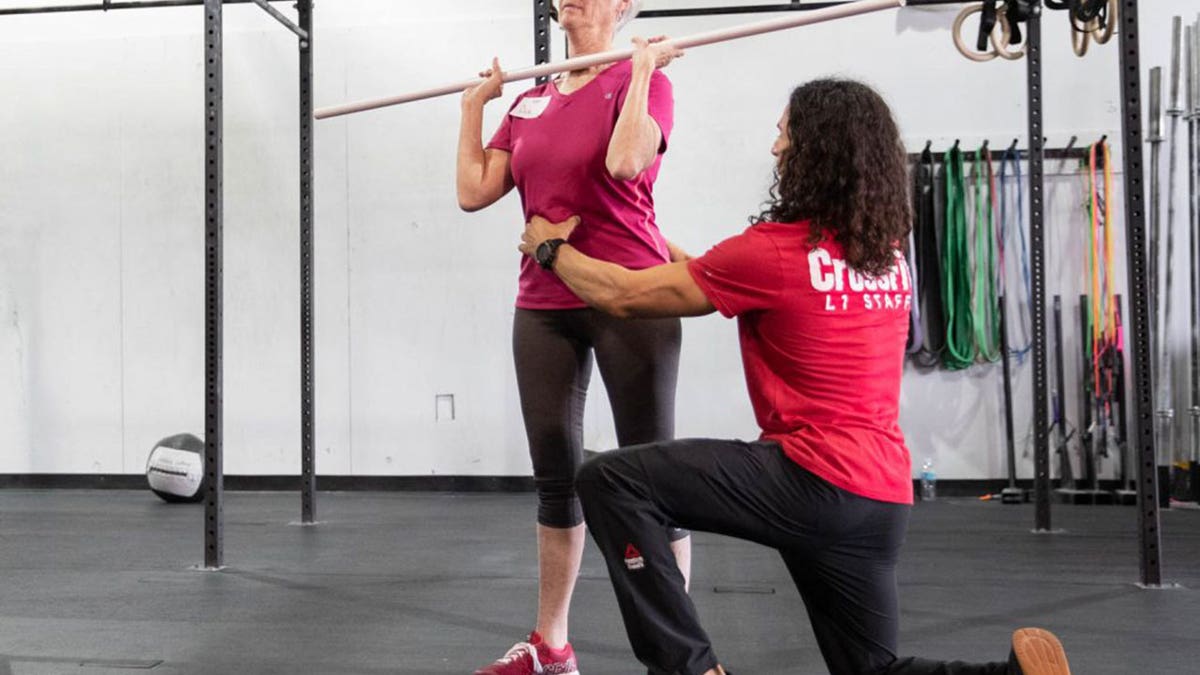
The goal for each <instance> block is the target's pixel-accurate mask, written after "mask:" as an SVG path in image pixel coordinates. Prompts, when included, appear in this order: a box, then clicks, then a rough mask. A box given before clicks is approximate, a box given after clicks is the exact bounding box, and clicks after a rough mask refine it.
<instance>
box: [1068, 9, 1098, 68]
mask: <svg viewBox="0 0 1200 675" xmlns="http://www.w3.org/2000/svg"><path fill="white" fill-rule="evenodd" d="M1067 21H1069V22H1070V24H1071V50H1072V51H1074V52H1075V56H1078V57H1079V58H1083V57H1085V56H1087V53H1088V43H1090V42H1091V35H1092V33H1091V31H1089V30H1087V29H1086V28H1084V29H1083V30H1080V29H1079V27H1077V26H1076V25H1075V17H1071V16H1068V17H1067Z"/></svg>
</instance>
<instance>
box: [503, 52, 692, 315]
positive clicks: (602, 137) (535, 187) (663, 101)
mask: <svg viewBox="0 0 1200 675" xmlns="http://www.w3.org/2000/svg"><path fill="white" fill-rule="evenodd" d="M632 74H633V62H632V61H624V62H621V63H618V64H616V65H614V66H612V67H610V68H608V69H606V70H604V71H602V72H601V73H600V74H598V75H597V76H596V78H595V79H594V80H592V81H591V82H589V83H587V84H586V85H584V86H583V87H582V88H581V89H579V90H577V91H575V92H572V93H571V94H569V95H563V94H561V93H559V91H558V88H557V87H556V86H555V85H554V83H553V82H547V83H546V84H544V85H539V86H537V87H534V88H533V89H530V90H529V91H527V92H525V93H523V94H521V95H520V96H518V97H517V100H516V101H515V102H514V103H513V105H512V108H510V109H509V112H508V115H506V116H505V118H504V122H503V123H501V124H500V128H499V129H498V130H497V131H496V135H495V136H494V137H493V138H492V141H491V142H490V143H488V146H487V147H488V148H489V149H496V150H503V151H505V152H508V153H510V154H511V155H512V158H511V162H510V167H511V170H512V176H513V181H514V182H515V184H516V187H517V191H518V192H520V194H521V205H522V208H523V209H524V213H525V220H526V221H528V220H529V219H531V218H532V217H533V216H535V215H539V216H542V217H543V218H547V219H549V220H551V221H554V222H559V221H563V220H566V219H568V218H570V217H571V216H575V215H577V216H579V217H580V218H581V219H582V222H581V224H580V225H579V227H578V228H576V229H575V232H574V233H573V234H572V235H571V245H572V246H574V247H575V248H577V249H579V250H580V251H582V252H583V253H586V254H588V255H589V256H592V257H594V258H599V259H600V260H607V261H609V262H614V263H617V264H619V265H622V266H624V267H628V268H630V269H643V268H646V267H653V266H655V265H661V264H663V263H665V262H668V261H669V260H670V253H669V252H668V250H667V244H666V241H665V240H664V239H663V236H662V234H661V233H660V232H659V231H658V225H657V223H655V221H654V194H653V188H654V180H655V178H657V177H658V168H659V165H660V164H661V163H662V153H663V152H665V151H666V148H667V139H668V138H669V137H670V135H671V127H672V125H673V123H674V112H675V102H674V99H673V96H672V91H671V82H670V80H668V79H667V76H666V75H664V74H663V73H662V72H661V71H655V72H654V76H653V77H652V78H651V80H650V97H649V112H650V115H651V117H653V118H654V120H655V121H656V122H658V126H659V128H660V129H662V135H663V141H662V144H661V146H660V147H659V155H658V158H657V159H655V160H654V163H653V164H652V165H651V166H650V167H649V168H648V169H646V170H645V171H643V172H642V173H641V174H640V175H639V176H638V177H637V178H635V179H633V180H631V181H620V180H617V179H615V178H613V177H612V176H610V175H609V173H608V169H607V167H606V166H605V161H604V160H605V157H606V155H607V154H608V142H609V139H610V138H612V132H613V127H614V126H616V123H617V117H618V116H619V115H620V114H621V106H622V105H624V103H625V95H626V93H627V92H628V90H629V83H630V79H631V77H632ZM585 306H586V304H585V303H584V302H583V301H581V300H580V299H579V298H578V297H576V295H575V294H574V293H572V292H571V290H570V289H569V288H567V286H566V285H565V284H564V283H563V282H562V281H560V280H559V278H558V277H557V276H555V275H554V273H553V272H548V271H546V270H543V269H542V268H541V267H539V266H538V265H537V263H536V262H534V261H533V259H531V258H529V257H524V256H523V257H522V259H521V281H520V292H519V293H518V295H517V307H520V308H522V309H576V308H579V307H585Z"/></svg>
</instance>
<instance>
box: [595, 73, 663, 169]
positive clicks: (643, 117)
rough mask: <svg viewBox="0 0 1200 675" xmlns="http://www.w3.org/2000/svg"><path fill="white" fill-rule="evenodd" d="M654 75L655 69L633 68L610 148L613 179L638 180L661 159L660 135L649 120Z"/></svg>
mask: <svg viewBox="0 0 1200 675" xmlns="http://www.w3.org/2000/svg"><path fill="white" fill-rule="evenodd" d="M653 75H654V70H653V69H652V68H651V69H647V68H636V67H635V68H634V71H633V78H632V80H631V81H630V83H629V92H628V93H627V95H626V97H625V103H624V105H623V106H622V107H621V114H620V115H619V116H618V117H617V123H616V126H615V127H614V128H613V135H612V139H611V140H610V141H609V144H608V156H607V158H606V162H605V163H606V164H607V166H608V172H609V173H610V174H612V175H613V177H614V178H618V179H621V180H631V179H633V178H636V177H637V176H638V174H640V173H641V172H642V171H644V170H645V169H646V168H647V167H649V166H650V165H651V164H652V163H653V162H654V158H655V157H656V156H657V155H658V146H659V143H660V133H661V132H660V131H659V128H658V124H657V123H656V122H655V121H654V118H653V117H651V116H650V79H651V77H652V76H653Z"/></svg>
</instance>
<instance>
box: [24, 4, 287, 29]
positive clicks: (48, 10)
mask: <svg viewBox="0 0 1200 675" xmlns="http://www.w3.org/2000/svg"><path fill="white" fill-rule="evenodd" d="M268 1H270V2H283V1H284V0H262V2H259V0H225V4H226V5H249V4H260V5H261V4H263V3H266V2H268ZM202 6H204V0H143V1H142V2H96V3H92V4H90V5H52V6H47V7H12V8H8V9H0V16H12V15H18V14H58V13H62V12H107V11H109V10H117V9H160V8H163V7H202ZM293 32H294V31H293Z"/></svg>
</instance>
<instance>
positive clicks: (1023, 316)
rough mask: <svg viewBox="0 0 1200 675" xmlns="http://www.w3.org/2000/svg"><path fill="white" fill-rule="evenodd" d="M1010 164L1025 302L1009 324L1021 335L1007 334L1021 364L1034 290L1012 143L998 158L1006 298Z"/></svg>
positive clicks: (1021, 190) (1018, 165)
mask: <svg viewBox="0 0 1200 675" xmlns="http://www.w3.org/2000/svg"><path fill="white" fill-rule="evenodd" d="M1010 166H1011V167H1012V169H1013V175H1012V178H1013V179H1014V180H1015V181H1016V186H1017V189H1016V193H1017V208H1016V209H1015V212H1016V218H1015V220H1016V223H1015V227H1013V228H1011V229H1015V230H1016V231H1017V235H1018V236H1017V241H1018V242H1019V243H1020V245H1021V249H1020V258H1021V259H1020V267H1021V269H1020V272H1021V282H1022V286H1023V287H1024V290H1025V303H1024V304H1023V305H1022V304H1021V302H1020V300H1018V301H1017V320H1016V321H1010V322H1009V323H1010V325H1012V324H1015V326H1016V329H1017V332H1018V333H1019V334H1020V336H1021V337H1020V339H1019V340H1017V341H1016V342H1015V343H1014V342H1013V340H1012V338H1011V337H1010V338H1009V345H1010V347H1011V349H1010V353H1011V354H1012V355H1013V356H1015V357H1017V363H1018V364H1020V363H1023V362H1024V361H1025V357H1026V356H1027V355H1028V354H1029V352H1030V350H1031V349H1032V348H1033V336H1032V330H1031V328H1030V324H1031V322H1032V317H1031V316H1030V314H1029V310H1030V308H1031V307H1033V290H1032V284H1031V282H1030V276H1029V245H1028V244H1027V243H1026V237H1025V184H1024V182H1023V178H1022V177H1021V162H1020V157H1019V155H1018V153H1017V149H1016V148H1015V147H1010V148H1009V149H1007V150H1005V151H1004V155H1003V156H1002V157H1001V159H1000V234H999V236H998V237H997V241H998V242H999V246H1000V279H1001V283H1000V293H1001V294H1002V295H1004V296H1005V298H1007V297H1008V296H1009V295H1010V293H1009V292H1008V289H1007V286H1008V284H1007V283H1005V275H1006V269H1007V267H1006V265H1007V262H1006V261H1007V255H1006V253H1007V247H1008V237H1009V234H1008V232H1009V230H1010V228H1009V213H1010V211H1009V209H1008V205H1009V203H1010V199H1009V196H1008V178H1009V176H1008V175H1007V172H1008V168H1009V167H1010ZM1010 335H1011V331H1010Z"/></svg>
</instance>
